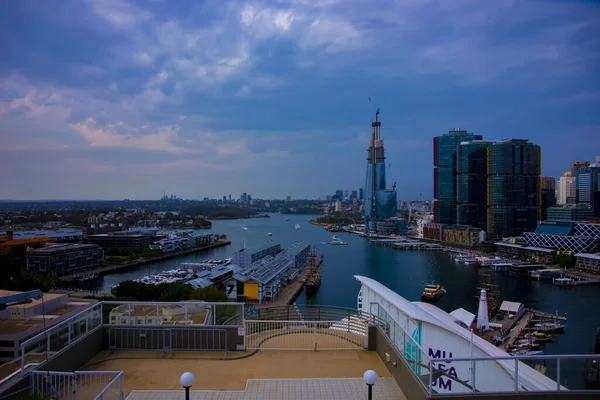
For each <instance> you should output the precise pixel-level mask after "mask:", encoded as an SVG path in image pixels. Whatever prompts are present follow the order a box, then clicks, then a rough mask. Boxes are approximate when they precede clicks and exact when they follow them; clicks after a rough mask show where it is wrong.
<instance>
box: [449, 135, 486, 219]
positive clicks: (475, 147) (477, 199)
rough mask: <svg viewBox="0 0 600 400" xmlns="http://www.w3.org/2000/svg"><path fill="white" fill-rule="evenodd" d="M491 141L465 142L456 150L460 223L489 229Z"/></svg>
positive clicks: (458, 215) (457, 217)
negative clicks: (488, 197)
mask: <svg viewBox="0 0 600 400" xmlns="http://www.w3.org/2000/svg"><path fill="white" fill-rule="evenodd" d="M493 143H494V142H492V141H487V140H473V141H471V142H462V143H461V144H459V145H458V148H457V150H456V223H457V224H459V225H471V226H474V227H476V228H481V229H486V225H487V224H486V221H487V148H488V146H489V145H491V144H493Z"/></svg>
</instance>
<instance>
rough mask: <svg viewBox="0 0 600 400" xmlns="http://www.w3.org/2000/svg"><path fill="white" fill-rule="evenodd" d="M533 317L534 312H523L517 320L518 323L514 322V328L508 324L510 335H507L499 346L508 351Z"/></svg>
mask: <svg viewBox="0 0 600 400" xmlns="http://www.w3.org/2000/svg"><path fill="white" fill-rule="evenodd" d="M532 318H533V314H532V313H531V312H525V313H524V314H523V316H522V317H521V318H520V319H518V320H517V321H516V323H515V324H514V326H513V327H512V328H510V325H509V326H507V328H508V336H506V339H505V340H504V341H503V342H502V343H501V344H500V345H499V346H498V347H499V348H500V349H501V350H504V351H506V350H507V349H508V348H509V347H511V346H512V345H513V343H514V342H515V341H516V340H517V339H518V337H519V336H520V335H521V332H523V329H526V328H527V326H528V325H529V322H530V321H531V319H532Z"/></svg>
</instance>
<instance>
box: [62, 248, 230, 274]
mask: <svg viewBox="0 0 600 400" xmlns="http://www.w3.org/2000/svg"><path fill="white" fill-rule="evenodd" d="M229 244H231V242H230V241H220V242H216V243H215V244H211V245H208V246H202V247H192V248H189V249H185V250H181V251H173V252H170V253H167V254H163V255H161V256H158V257H152V258H144V259H141V260H136V261H132V262H128V263H123V264H108V265H105V266H103V267H99V268H94V269H86V270H85V271H82V272H77V273H75V274H70V275H63V276H61V277H59V278H58V279H59V280H60V281H61V282H69V281H74V280H77V279H80V278H85V277H87V276H90V275H98V276H103V275H107V274H110V273H113V272H120V271H125V270H128V269H133V268H136V267H139V266H141V265H145V264H149V263H153V262H156V261H162V260H167V259H169V258H175V257H179V256H183V255H186V254H192V253H197V252H200V251H205V250H210V249H215V248H217V247H222V246H227V245H229Z"/></svg>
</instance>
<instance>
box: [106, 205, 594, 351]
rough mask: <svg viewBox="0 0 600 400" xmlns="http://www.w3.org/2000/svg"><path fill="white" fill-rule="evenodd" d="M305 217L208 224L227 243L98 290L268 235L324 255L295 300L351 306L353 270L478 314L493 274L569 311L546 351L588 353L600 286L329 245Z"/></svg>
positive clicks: (506, 287)
mask: <svg viewBox="0 0 600 400" xmlns="http://www.w3.org/2000/svg"><path fill="white" fill-rule="evenodd" d="M311 218H315V217H314V216H313V217H311V216H307V215H279V214H274V215H272V216H271V218H256V219H243V220H224V221H213V228H212V230H210V231H206V230H203V231H199V232H205V233H208V232H214V233H224V234H226V235H227V237H228V240H231V242H232V244H231V245H229V246H226V247H222V248H218V249H214V250H210V251H207V252H200V253H194V254H190V255H186V256H182V257H179V258H174V259H169V260H165V261H161V262H156V263H152V264H148V265H145V266H142V267H140V268H138V269H137V270H133V271H128V272H122V273H117V274H112V275H108V276H105V277H103V278H100V280H99V283H98V284H99V285H100V286H99V287H98V289H101V290H103V291H106V292H108V291H109V290H110V288H111V287H112V286H114V285H116V284H118V283H119V282H120V281H122V280H126V279H139V278H142V277H144V276H146V275H150V274H156V273H159V272H162V271H164V270H168V269H172V268H176V267H177V265H178V264H179V263H182V262H200V261H203V260H207V259H224V258H227V257H230V256H231V253H233V252H234V251H236V250H238V249H239V248H241V247H242V246H244V243H245V244H246V246H252V245H256V244H259V243H262V242H264V241H267V240H271V241H274V242H277V243H280V244H281V247H282V248H285V247H287V246H289V245H291V244H292V243H294V242H296V241H298V240H304V241H306V242H308V243H310V244H311V246H313V247H314V248H315V249H316V250H317V251H319V252H320V253H323V254H324V256H325V258H324V262H323V268H322V276H323V278H322V283H321V287H320V289H319V291H318V292H317V294H316V295H314V296H313V297H312V298H310V299H307V298H306V296H305V294H302V295H301V296H300V297H299V298H298V300H297V303H299V304H300V303H311V304H324V305H334V306H342V307H352V308H355V307H356V300H357V295H358V290H359V287H360V285H359V284H358V282H357V281H356V280H355V279H354V275H364V276H367V277H370V278H373V279H375V280H377V281H379V282H381V283H382V284H384V285H386V286H387V287H389V288H390V289H392V290H393V291H395V292H397V293H398V294H400V295H401V296H403V297H405V298H407V299H409V300H411V301H419V300H420V295H421V292H422V291H423V286H424V285H425V284H428V283H432V282H435V283H439V284H441V285H443V286H444V288H445V289H446V290H447V293H446V294H445V295H444V296H443V297H442V298H441V299H440V300H439V301H438V302H437V303H436V305H437V306H438V307H440V308H442V309H443V310H445V311H447V312H450V311H452V310H454V309H456V308H464V309H466V310H468V311H470V312H472V313H474V314H476V310H477V299H476V298H475V296H476V294H477V289H476V288H477V287H478V285H479V284H480V283H481V282H483V281H484V280H487V279H489V278H488V277H491V279H492V281H493V283H494V284H496V285H498V288H499V290H500V298H501V300H509V301H515V302H520V303H523V304H525V305H526V306H527V307H532V308H534V309H536V310H540V311H545V312H548V313H553V314H554V313H558V314H560V315H564V314H565V313H566V314H567V316H568V327H567V329H566V331H565V332H566V333H565V334H564V335H557V336H556V337H555V339H554V342H552V343H548V344H545V345H544V346H543V348H542V349H543V350H544V352H545V353H546V354H573V353H588V352H589V350H590V347H591V346H592V344H593V341H594V338H595V332H596V327H599V326H600V286H594V285H590V286H575V287H557V286H554V285H552V284H551V283H550V282H548V281H541V282H540V281H532V280H529V279H523V278H517V277H513V276H509V275H507V274H506V273H505V272H495V271H491V270H490V269H488V268H476V267H474V266H472V265H465V264H457V263H455V262H454V261H453V260H451V259H450V257H449V256H448V253H446V252H443V251H398V250H393V249H391V248H389V247H383V246H377V245H374V244H372V243H369V241H368V240H367V239H365V238H361V237H359V236H358V235H353V234H348V233H343V232H337V233H336V235H337V236H338V237H339V238H340V239H341V240H343V241H344V242H348V246H331V245H328V244H327V242H329V241H331V237H332V235H333V234H332V233H330V232H327V231H326V230H325V229H323V227H321V226H315V225H311V224H309V222H308V221H309V219H311ZM296 224H300V226H301V229H300V230H296V229H294V227H295V225H296ZM268 233H271V234H272V236H268Z"/></svg>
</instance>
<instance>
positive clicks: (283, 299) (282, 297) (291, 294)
mask: <svg viewBox="0 0 600 400" xmlns="http://www.w3.org/2000/svg"><path fill="white" fill-rule="evenodd" d="M316 263H317V265H318V266H319V265H321V264H322V263H323V255H322V254H319V253H317V259H316ZM311 269H312V268H311V260H310V258H309V260H308V262H307V263H306V264H305V265H304V268H302V271H301V272H300V273H299V274H298V276H296V278H294V280H293V281H292V283H290V284H288V285H286V286H285V287H284V288H283V289H282V290H281V292H279V296H278V297H277V300H275V301H270V302H268V303H261V304H256V306H257V307H258V308H270V307H281V306H288V305H290V304H293V303H294V301H296V299H297V298H298V296H300V293H302V290H303V289H304V283H305V281H306V278H307V276H308V274H309V273H310V272H311Z"/></svg>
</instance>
